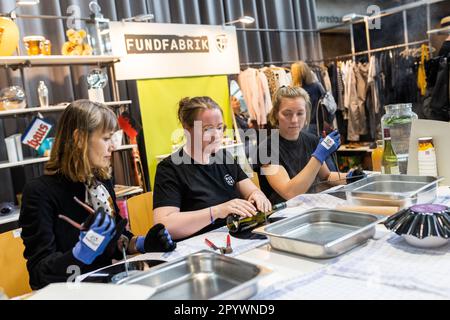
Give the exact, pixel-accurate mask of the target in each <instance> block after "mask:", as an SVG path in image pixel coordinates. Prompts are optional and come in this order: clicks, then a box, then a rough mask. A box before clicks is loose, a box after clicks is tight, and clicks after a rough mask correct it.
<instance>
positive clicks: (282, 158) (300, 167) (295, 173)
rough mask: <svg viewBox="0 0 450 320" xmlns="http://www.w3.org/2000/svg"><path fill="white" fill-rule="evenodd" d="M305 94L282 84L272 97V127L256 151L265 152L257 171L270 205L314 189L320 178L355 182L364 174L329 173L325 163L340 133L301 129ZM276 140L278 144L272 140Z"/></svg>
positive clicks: (306, 111) (304, 122)
mask: <svg viewBox="0 0 450 320" xmlns="http://www.w3.org/2000/svg"><path fill="white" fill-rule="evenodd" d="M310 115H311V112H310V100H309V95H308V93H307V92H306V91H305V90H303V89H302V88H300V87H282V88H280V89H278V91H277V92H276V94H275V95H274V99H273V108H272V110H271V112H270V114H269V121H270V124H271V126H272V127H273V128H276V129H278V130H275V131H273V132H272V133H271V135H270V136H269V138H268V139H267V140H266V141H264V142H262V143H261V144H260V145H259V152H258V154H259V155H260V156H261V155H268V158H267V159H261V158H260V160H259V164H258V173H259V177H260V179H259V180H260V185H261V189H262V190H263V192H264V193H265V194H266V196H267V197H268V198H269V199H270V201H271V202H272V204H277V203H280V202H283V201H286V200H289V199H291V198H294V197H295V196H297V195H300V194H303V193H307V192H315V191H316V189H315V188H314V185H315V184H316V183H319V182H320V181H325V182H328V184H329V185H330V186H333V185H338V184H345V183H346V181H347V182H350V181H356V176H358V177H360V175H362V174H363V173H360V172H358V171H350V172H349V173H348V174H345V173H344V174H339V173H337V172H330V169H329V167H328V166H327V164H326V163H325V161H326V160H327V158H329V157H330V155H331V154H332V153H334V152H335V151H336V150H337V149H338V148H339V146H340V143H341V142H340V135H339V132H337V131H334V132H332V133H331V134H330V135H329V136H327V137H326V138H325V139H320V140H319V138H318V137H316V136H314V135H312V134H309V133H306V132H304V131H302V130H303V128H304V127H305V126H307V125H308V122H309V121H310V118H311V117H310ZM276 141H278V145H276V144H275V143H274V142H276Z"/></svg>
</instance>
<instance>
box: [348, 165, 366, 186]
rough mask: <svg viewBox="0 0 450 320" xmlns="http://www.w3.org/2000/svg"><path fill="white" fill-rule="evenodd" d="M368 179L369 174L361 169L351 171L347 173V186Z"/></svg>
mask: <svg viewBox="0 0 450 320" xmlns="http://www.w3.org/2000/svg"><path fill="white" fill-rule="evenodd" d="M366 177H367V174H366V173H365V172H364V171H363V170H361V169H359V168H358V169H351V170H350V171H349V172H348V173H347V184H350V183H353V182H356V181H359V180H362V179H364V178H366Z"/></svg>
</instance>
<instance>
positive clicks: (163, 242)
mask: <svg viewBox="0 0 450 320" xmlns="http://www.w3.org/2000/svg"><path fill="white" fill-rule="evenodd" d="M176 247H177V244H176V243H175V242H174V241H173V240H172V237H171V236H170V234H169V232H168V231H167V229H166V227H165V226H164V225H163V224H161V223H159V224H157V225H155V226H153V227H152V228H151V229H150V230H149V231H148V233H147V235H146V236H145V238H144V237H138V239H137V241H136V248H137V250H138V251H139V252H140V253H147V252H170V251H173V250H175V248H176Z"/></svg>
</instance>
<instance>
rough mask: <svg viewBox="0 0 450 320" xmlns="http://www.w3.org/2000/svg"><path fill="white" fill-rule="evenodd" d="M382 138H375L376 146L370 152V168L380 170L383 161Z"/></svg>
mask: <svg viewBox="0 0 450 320" xmlns="http://www.w3.org/2000/svg"><path fill="white" fill-rule="evenodd" d="M383 148H384V147H383V140H377V148H376V149H375V150H373V152H372V170H373V171H377V172H381V163H382V161H383Z"/></svg>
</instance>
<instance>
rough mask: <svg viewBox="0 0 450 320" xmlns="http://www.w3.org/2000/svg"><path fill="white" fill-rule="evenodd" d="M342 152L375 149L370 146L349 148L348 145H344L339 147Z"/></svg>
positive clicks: (370, 150)
mask: <svg viewBox="0 0 450 320" xmlns="http://www.w3.org/2000/svg"><path fill="white" fill-rule="evenodd" d="M338 151H340V152H369V153H370V152H373V151H374V149H370V147H358V148H348V147H346V146H342V147H340V148H339V150H338Z"/></svg>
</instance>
